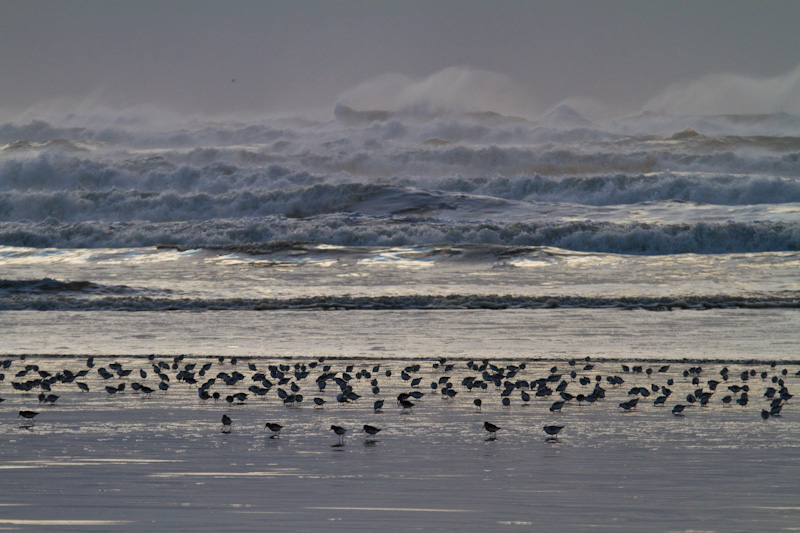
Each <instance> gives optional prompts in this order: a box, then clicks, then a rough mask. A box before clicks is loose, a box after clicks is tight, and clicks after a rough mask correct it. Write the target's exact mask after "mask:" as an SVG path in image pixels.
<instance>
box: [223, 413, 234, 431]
mask: <svg viewBox="0 0 800 533" xmlns="http://www.w3.org/2000/svg"><path fill="white" fill-rule="evenodd" d="M232 423H233V420H231V417H229V416H228V415H222V432H223V433H230V432H231V424H232Z"/></svg>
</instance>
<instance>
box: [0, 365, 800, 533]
mask: <svg viewBox="0 0 800 533" xmlns="http://www.w3.org/2000/svg"><path fill="white" fill-rule="evenodd" d="M155 360H156V361H157V362H158V361H166V362H168V363H170V364H171V363H172V358H162V357H157V358H155ZM112 361H114V362H118V363H120V364H121V365H122V366H123V367H124V368H127V369H133V370H134V373H133V374H132V375H131V377H130V378H128V379H125V380H119V379H112V380H108V381H105V380H103V379H101V378H100V376H99V375H98V374H97V372H95V371H94V370H93V371H92V372H91V373H90V374H88V375H87V376H86V377H85V378H81V379H82V380H84V381H85V382H86V383H87V384H88V385H89V386H90V388H91V392H88V393H85V392H79V391H77V389H76V387H74V385H66V384H64V385H59V387H58V389H59V390H58V391H57V392H58V393H59V394H61V397H60V398H59V399H58V400H57V402H56V403H55V404H54V405H52V406H40V405H38V404H37V402H36V398H35V395H32V394H20V393H18V392H15V391H9V389H10V387H9V385H8V379H7V380H6V381H5V382H4V383H3V384H2V385H0V390H2V396H3V397H4V398H6V402H4V403H3V412H4V413H5V415H4V417H3V418H4V419H5V420H4V422H3V423H2V425H3V427H4V429H3V434H4V435H5V436H4V437H3V439H0V457H1V458H2V459H0V479H1V480H2V486H3V487H4V488H3V504H4V505H3V506H1V507H0V524H2V525H3V526H4V527H9V528H12V529H15V528H16V529H22V530H27V531H34V530H35V531H39V530H42V531H43V530H49V529H51V528H54V527H56V528H58V529H59V530H75V531H92V530H106V529H107V528H109V527H113V528H114V529H115V530H123V531H128V530H130V531H133V530H141V529H142V528H143V527H149V528H155V529H159V530H165V529H189V528H191V529H193V530H198V531H219V530H222V529H224V530H233V531H248V530H253V529H256V528H263V527H266V528H268V529H280V530H296V531H319V530H320V529H325V530H336V531H344V530H352V529H370V530H374V529H380V530H393V531H399V530H408V529H411V530H441V531H444V530H452V529H453V528H455V527H480V528H494V529H510V530H531V529H540V528H541V529H544V528H547V529H558V530H573V531H574V530H579V531H583V530H589V529H592V530H594V529H597V528H602V529H609V530H612V531H629V530H632V529H642V528H645V527H646V528H648V529H651V530H656V531H685V530H705V531H753V530H763V529H764V528H765V527H767V528H768V529H770V530H773V531H777V530H791V529H792V528H794V527H795V526H796V524H797V519H798V516H799V515H798V513H800V508H798V507H797V505H796V503H797V502H796V496H797V492H796V491H797V486H796V480H797V476H798V474H800V461H798V459H797V450H798V444H797V439H796V436H797V434H798V431H800V412H798V410H797V408H796V406H795V404H794V403H793V402H792V401H789V402H787V403H786V404H785V408H784V409H783V411H782V413H781V416H780V417H774V418H770V419H769V420H762V419H761V417H760V416H759V412H760V409H761V408H762V407H763V406H765V405H767V401H766V400H765V399H763V398H762V397H761V395H762V391H763V390H764V389H765V388H766V387H767V386H768V385H769V384H770V383H771V381H770V379H771V378H770V377H768V378H767V379H766V380H763V379H762V378H761V377H760V373H761V372H768V374H769V376H772V375H776V376H781V374H780V372H781V371H782V370H783V369H784V368H785V369H786V370H787V373H786V376H783V377H784V379H786V381H787V386H788V388H789V389H790V390H791V391H796V388H797V380H798V379H800V378H798V377H796V376H795V375H794V374H795V373H797V372H798V370H800V364H798V363H795V364H792V365H778V366H776V367H774V368H773V367H771V366H770V365H769V364H766V363H762V364H755V365H747V364H728V365H722V364H720V363H709V362H705V363H701V365H702V371H701V374H699V375H700V376H701V378H702V381H701V383H703V384H704V383H705V381H706V380H710V379H716V380H718V381H722V380H721V379H720V370H721V368H722V367H723V366H727V367H728V368H729V370H730V372H729V376H730V379H729V380H728V381H725V382H723V384H722V385H719V386H718V391H719V392H717V393H715V395H714V396H713V397H712V398H713V399H712V401H711V402H710V403H709V405H708V406H706V407H694V406H692V407H688V408H687V409H686V410H685V411H684V413H685V414H684V416H680V417H678V416H673V415H672V414H671V412H670V410H671V408H672V406H673V405H674V404H677V403H683V404H685V403H686V402H685V401H683V397H684V396H685V395H686V394H687V393H689V392H691V391H692V390H694V389H695V385H693V384H692V383H691V378H692V376H693V375H694V374H692V375H690V376H689V377H684V376H683V371H684V370H687V369H690V368H695V367H696V365H694V364H690V363H683V364H676V363H671V364H669V368H668V369H667V370H666V371H665V372H659V369H660V367H661V366H662V365H661V363H660V362H658V361H650V362H647V363H645V365H644V367H643V370H646V369H647V368H650V369H652V371H653V373H652V374H651V375H648V374H647V373H645V372H641V373H633V372H624V371H623V369H622V366H621V364H620V363H616V362H597V363H595V366H594V367H593V368H591V369H590V370H583V365H584V364H585V363H586V362H585V361H584V360H580V361H576V362H575V366H571V365H568V364H567V361H565V360H555V361H549V360H547V361H528V362H527V364H526V368H525V369H520V370H519V372H518V374H517V376H516V378H515V379H525V380H534V379H537V378H540V377H547V376H548V375H551V367H552V366H556V367H557V368H558V370H557V371H558V372H569V371H570V369H576V370H577V373H578V377H580V376H583V375H587V376H590V377H592V379H593V378H594V376H595V375H602V376H609V375H619V376H621V377H623V378H624V380H625V383H624V384H623V385H621V386H618V387H613V386H608V385H607V384H606V383H605V381H604V382H603V385H605V386H606V390H607V395H606V398H605V399H603V400H599V401H597V402H595V403H593V404H591V405H588V404H586V405H581V404H578V403H577V402H575V401H574V400H573V401H572V402H568V403H567V404H566V405H565V407H564V408H562V410H561V412H555V413H552V412H550V411H549V410H548V407H549V406H550V404H551V403H552V400H553V398H533V399H532V400H531V401H530V402H523V401H522V400H521V399H520V396H519V391H517V392H514V393H513V394H512V395H511V396H510V398H512V401H511V405H510V406H509V407H504V406H502V405H501V403H500V397H499V395H498V392H499V391H500V390H501V389H498V388H496V387H495V386H494V385H493V384H490V385H489V388H488V389H487V390H485V391H483V390H473V391H469V390H466V389H465V388H464V387H463V386H461V385H460V383H461V380H462V379H463V377H465V376H467V375H475V372H472V371H470V370H469V369H468V368H467V365H466V362H465V361H453V362H452V364H454V367H453V368H452V369H450V370H449V371H448V372H444V371H443V368H442V367H440V368H438V369H436V368H433V364H434V363H435V362H436V361H435V360H432V359H424V360H423V359H420V360H418V361H417V362H418V363H419V364H420V370H419V371H417V372H413V371H412V372H410V373H411V374H412V375H413V376H414V377H421V378H422V381H421V383H420V385H419V386H418V387H415V388H411V387H409V382H408V381H405V380H403V379H402V378H401V377H400V374H401V370H402V369H403V368H406V367H408V365H409V364H411V362H409V361H407V360H396V359H375V360H373V361H369V360H355V361H353V360H336V361H330V362H328V363H327V364H330V365H331V366H332V371H336V372H339V375H341V373H342V372H344V371H345V370H346V368H345V367H347V366H348V365H354V369H353V371H351V375H355V373H358V372H360V371H361V369H365V370H369V371H370V372H371V374H372V377H375V378H377V379H378V381H379V383H380V387H381V391H380V393H379V394H378V395H373V394H372V393H371V392H370V391H369V384H368V383H367V381H368V379H366V378H365V379H360V378H356V379H354V380H352V381H351V383H353V384H354V389H355V390H356V391H357V392H359V393H360V394H362V396H363V397H362V398H361V399H359V400H357V401H355V402H352V403H348V404H344V405H337V404H336V400H335V394H336V391H335V390H332V388H333V389H337V387H335V386H333V385H334V384H333V383H329V387H328V388H326V390H325V391H323V392H319V391H318V390H317V388H316V387H315V385H314V383H313V378H314V377H315V376H316V375H318V374H319V373H320V372H319V368H317V369H316V370H315V371H312V372H311V375H310V376H309V377H308V378H306V379H305V380H297V381H296V382H297V383H298V384H299V385H300V387H301V392H303V393H304V394H305V399H304V402H303V403H301V404H300V405H301V406H300V407H298V408H291V407H285V406H284V405H283V403H282V402H281V401H280V400H279V399H278V398H277V397H276V395H275V394H274V392H271V393H270V394H268V395H267V396H266V397H265V399H254V398H249V399H248V400H247V401H246V402H245V403H244V404H241V405H238V404H235V403H234V404H233V405H228V404H227V403H226V402H225V401H224V400H220V401H219V402H214V401H210V400H209V401H205V402H204V401H201V400H200V399H198V397H197V392H196V389H195V388H194V387H192V386H190V385H188V384H186V383H180V382H177V381H175V379H174V377H175V372H176V371H175V370H169V371H167V373H168V374H169V375H171V376H172V377H173V379H172V381H171V386H170V389H169V391H167V392H166V393H161V392H154V393H153V394H151V395H149V397H148V396H145V395H143V394H141V393H135V392H132V391H131V389H130V386H129V387H128V388H126V390H125V391H124V392H121V393H118V394H116V395H114V396H113V397H111V396H109V395H108V394H107V393H106V392H105V391H104V390H103V388H102V387H103V386H104V385H106V384H108V383H114V384H117V383H119V382H120V381H125V382H127V383H128V385H130V382H131V381H134V379H133V378H132V376H135V375H137V373H138V372H137V371H138V369H140V368H142V369H146V370H147V371H148V372H149V367H150V362H149V361H147V359H146V358H143V357H137V358H113V359H112V358H105V357H103V358H95V365H96V367H99V366H107V365H108V364H109V363H111V362H112ZM189 361H192V362H196V363H198V366H199V364H203V363H212V365H213V366H212V369H211V374H214V373H216V372H217V371H224V372H227V373H230V372H232V371H233V370H234V369H238V370H240V371H241V372H242V373H244V374H245V375H247V376H249V375H250V374H252V373H253V372H252V371H251V370H249V369H248V368H247V366H246V365H247V364H248V363H252V364H255V365H257V367H258V368H259V369H263V370H266V369H267V367H268V365H270V364H275V365H278V364H287V361H286V360H269V359H265V358H251V359H248V358H244V359H242V358H240V359H239V361H238V364H237V365H236V366H234V365H232V364H231V361H230V360H228V359H226V361H225V362H223V363H220V362H218V361H217V359H216V358H194V357H193V358H187V359H185V360H184V361H181V362H180V365H179V368H183V367H184V365H185V364H186V363H187V362H189ZM310 361H311V358H304V359H299V360H295V361H292V364H293V363H294V362H298V363H303V364H308V363H309V362H310ZM520 362H521V359H514V360H507V361H502V360H497V361H494V363H495V364H496V365H497V366H498V367H500V368H504V367H505V366H507V365H508V364H514V365H519V364H520ZM26 364H27V365H31V364H36V365H38V366H39V368H40V369H41V370H45V369H47V370H48V371H51V372H53V371H56V370H57V369H64V368H72V369H73V370H78V369H80V368H83V367H84V359H83V358H75V357H66V358H65V357H58V358H46V357H28V358H26V360H25V361H19V360H15V361H14V362H13V364H12V366H11V369H10V370H7V371H6V373H7V375H9V374H10V371H14V370H16V369H19V368H21V367H23V366H24V365H26ZM627 364H628V365H635V364H636V362H635V361H633V362H628V363H627ZM376 365H380V368H379V369H378V371H375V369H374V366H376ZM751 369H752V370H756V371H757V373H758V374H757V375H756V376H755V377H753V378H751V379H750V380H748V381H747V382H742V381H741V378H740V373H741V372H742V371H745V370H747V371H749V370H751ZM386 370H391V371H392V376H391V377H387V376H385V371H386ZM11 375H13V374H11ZM443 376H450V378H451V382H453V383H454V389H456V390H458V391H459V392H458V394H457V395H456V396H455V397H454V398H452V399H443V397H442V395H441V394H439V393H438V391H432V390H431V388H430V387H429V383H430V382H431V381H437V382H438V380H439V378H441V377H443ZM565 377H567V381H569V382H570V383H569V385H568V388H567V390H568V391H571V392H573V393H578V392H581V391H584V392H586V391H587V390H588V388H587V387H581V386H580V385H579V384H578V383H577V382H572V381H570V380H569V378H568V376H565ZM670 378H671V379H673V380H674V381H675V384H674V385H673V386H672V387H671V389H672V390H673V395H672V396H670V399H669V400H668V402H667V404H666V407H654V406H653V405H652V398H653V397H654V396H655V395H653V396H651V397H650V398H649V399H647V398H642V399H641V400H640V404H639V406H637V408H636V409H635V410H633V411H630V412H625V411H623V410H622V409H620V408H619V407H618V403H619V402H621V401H625V400H628V399H629V398H631V397H632V396H630V395H629V394H628V391H629V389H630V388H631V387H633V386H648V387H649V386H650V384H653V383H656V384H665V383H666V380H668V379H670ZM136 381H140V382H142V383H150V384H151V385H153V383H154V381H153V376H152V373H150V375H149V376H148V378H147V379H145V380H142V379H139V378H137V379H136ZM155 381H158V380H157V378H156V380H155ZM249 383H252V382H251V381H250V380H249V379H246V380H245V381H244V382H242V385H240V386H239V387H238V388H236V389H237V390H239V389H243V388H244V387H245V385H247V384H249ZM734 384H738V385H742V384H749V385H750V387H751V393H750V396H751V402H750V404H748V405H747V407H744V408H742V407H739V406H738V405H734V406H733V407H727V406H724V405H723V404H722V402H720V400H719V397H720V396H721V395H723V394H729V392H728V391H727V389H726V387H727V386H728V385H734ZM287 386H288V385H287ZM220 387H221V389H220ZM331 387H332V388H331ZM705 388H706V390H707V389H708V386H705ZM61 389H63V390H61ZM211 390H226V388H225V387H224V386H221V385H217V386H215V387H212V389H211ZM231 390H233V388H232V389H231ZM410 390H420V391H422V392H425V393H426V394H425V396H423V397H422V398H421V399H419V400H415V403H416V405H415V406H414V407H413V409H412V410H411V412H403V411H402V410H401V409H400V408H399V407H397V406H396V404H395V402H394V397H395V396H396V395H397V394H398V393H399V392H401V391H410ZM314 396H317V397H323V398H325V399H327V400H328V403H326V404H325V405H324V406H323V407H322V408H320V409H318V408H314V407H312V405H313V404H312V403H311V398H312V397H314ZM532 396H533V395H532ZM375 398H383V399H386V403H385V406H384V408H383V410H382V411H381V412H379V413H375V412H373V409H372V403H373V399H375ZM476 398H480V399H482V400H483V406H482V408H481V410H480V411H478V410H476V408H475V406H474V405H473V402H472V400H473V399H476ZM673 398H674V399H673ZM31 408H33V409H35V410H37V411H39V412H40V415H38V416H37V418H36V423H35V424H34V425H31V426H30V427H29V428H23V427H21V425H20V422H18V421H17V419H14V414H15V412H16V410H17V409H31ZM223 413H227V414H228V415H229V416H230V417H231V418H232V419H233V424H232V430H231V432H230V433H229V434H223V433H221V432H220V429H221V427H222V426H221V424H220V422H219V420H220V417H221V415H222V414H223ZM19 420H21V419H19ZM484 420H490V421H492V422H493V423H495V424H497V425H499V426H500V427H501V428H502V429H501V430H500V431H499V432H498V434H497V438H496V439H494V440H487V434H486V432H484V431H483V430H482V428H481V426H482V423H483V421H484ZM265 422H279V423H281V424H283V425H284V426H285V427H284V429H283V430H282V431H281V433H280V436H279V437H278V438H270V435H271V434H270V432H269V431H267V430H265V429H264V423H265ZM365 423H369V424H373V425H376V426H378V427H381V428H382V431H381V432H380V433H379V434H378V436H377V439H376V442H375V443H374V444H369V443H367V442H366V440H365V438H364V436H363V435H364V434H363V433H358V430H359V429H360V427H361V425H363V424H365ZM331 424H338V425H342V426H343V427H346V428H348V433H347V434H346V436H345V439H344V446H336V444H337V439H336V437H335V435H334V434H333V433H332V432H331V431H330V430H329V426H330V425H331ZM545 424H558V425H563V426H565V428H564V430H563V431H562V432H561V433H560V434H559V436H558V439H557V440H548V439H547V438H546V435H545V434H544V433H543V431H542V429H541V428H542V426H543V425H545ZM42 502H46V505H42Z"/></svg>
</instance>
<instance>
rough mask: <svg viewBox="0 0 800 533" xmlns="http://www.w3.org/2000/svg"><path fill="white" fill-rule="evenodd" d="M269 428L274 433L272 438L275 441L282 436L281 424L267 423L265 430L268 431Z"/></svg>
mask: <svg viewBox="0 0 800 533" xmlns="http://www.w3.org/2000/svg"><path fill="white" fill-rule="evenodd" d="M267 428H269V430H270V431H271V432H272V436H270V438H271V439H274V438H276V437H278V436H279V435H280V433H281V430H282V429H283V426H282V425H280V424H276V423H274V422H267V423H266V424H265V425H264V429H267Z"/></svg>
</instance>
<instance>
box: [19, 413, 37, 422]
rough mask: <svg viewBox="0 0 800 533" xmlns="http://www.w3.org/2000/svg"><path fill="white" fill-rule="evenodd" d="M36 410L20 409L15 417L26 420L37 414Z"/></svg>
mask: <svg viewBox="0 0 800 533" xmlns="http://www.w3.org/2000/svg"><path fill="white" fill-rule="evenodd" d="M38 414H39V413H37V412H36V411H20V412H19V414H18V415H17V418H19V417H22V418H25V419H26V420H33V419H34V417H35V416H36V415H38Z"/></svg>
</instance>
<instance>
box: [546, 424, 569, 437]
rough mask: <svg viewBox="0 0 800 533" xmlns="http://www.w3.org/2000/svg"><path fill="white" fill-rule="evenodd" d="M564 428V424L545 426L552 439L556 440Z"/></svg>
mask: <svg viewBox="0 0 800 533" xmlns="http://www.w3.org/2000/svg"><path fill="white" fill-rule="evenodd" d="M562 429H564V426H545V427H544V432H545V433H547V434H548V435H550V437H548V438H550V439H553V440H556V439H557V438H558V437H557V435H558V432H559V431H561V430H562Z"/></svg>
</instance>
